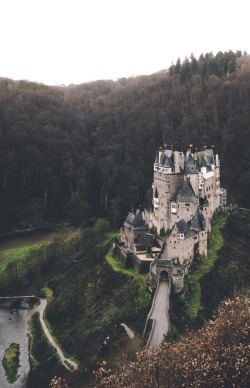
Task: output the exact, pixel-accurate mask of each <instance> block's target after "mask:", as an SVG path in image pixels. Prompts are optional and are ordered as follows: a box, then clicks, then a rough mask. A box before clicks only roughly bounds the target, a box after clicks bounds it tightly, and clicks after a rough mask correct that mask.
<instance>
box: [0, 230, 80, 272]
mask: <svg viewBox="0 0 250 388" xmlns="http://www.w3.org/2000/svg"><path fill="white" fill-rule="evenodd" d="M76 232H77V230H75V229H72V230H71V231H70V232H69V231H67V234H68V238H70V237H71V236H74V235H75V233H76ZM55 238H62V232H61V231H59V232H52V233H46V234H41V235H38V234H35V235H32V236H27V237H24V238H19V239H15V240H9V241H5V242H2V243H0V272H2V271H4V269H5V267H6V265H7V264H8V263H9V262H11V261H14V260H19V259H23V258H25V257H27V256H28V255H29V254H30V252H31V251H33V250H36V249H39V248H41V247H42V246H46V245H49V244H51V243H52V241H53V240H54V239H55Z"/></svg>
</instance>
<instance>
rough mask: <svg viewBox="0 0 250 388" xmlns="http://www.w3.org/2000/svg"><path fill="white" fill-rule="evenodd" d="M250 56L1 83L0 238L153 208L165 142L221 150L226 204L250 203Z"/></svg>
mask: <svg viewBox="0 0 250 388" xmlns="http://www.w3.org/2000/svg"><path fill="white" fill-rule="evenodd" d="M249 112H250V56H249V55H248V54H247V53H242V52H240V51H237V52H232V51H228V52H224V53H222V52H219V53H217V54H216V55H214V54H213V53H206V54H201V55H200V57H199V58H195V57H194V56H193V55H192V54H191V56H190V58H186V59H185V60H184V61H183V62H181V61H180V60H178V61H177V62H176V64H173V65H172V66H171V67H170V68H169V69H168V70H166V71H161V72H159V73H155V74H152V75H149V76H139V77H134V78H121V79H119V80H117V81H112V80H106V81H104V80H100V81H95V82H90V83H85V84H81V85H70V86H68V87H48V86H46V85H43V84H37V83H34V82H28V81H25V80H20V81H13V80H10V79H4V78H0V231H1V233H5V232H9V231H15V230H20V229H25V228H29V227H35V226H40V225H44V224H48V223H54V222H69V223H83V222H85V221H87V220H90V219H92V218H98V217H106V218H108V219H109V221H110V222H111V223H112V225H113V226H114V227H117V226H119V225H120V223H121V222H122V219H123V217H124V216H125V215H126V213H127V212H128V211H129V210H131V209H133V208H136V207H137V206H139V205H141V206H147V205H148V196H147V192H148V191H149V190H150V185H151V182H152V174H153V169H152V164H153V162H154V158H155V153H156V150H157V148H158V146H159V145H160V144H161V143H162V142H165V143H167V144H168V145H169V146H170V147H173V148H176V149H180V148H182V147H183V148H185V147H186V146H187V144H192V145H193V147H198V148H201V147H203V146H207V147H211V146H213V147H214V150H215V152H216V153H218V154H219V157H220V160H221V177H222V186H223V187H225V188H226V189H227V190H228V202H233V203H238V204H239V205H240V206H242V207H248V205H249V195H250V130H249V128H250V114H249Z"/></svg>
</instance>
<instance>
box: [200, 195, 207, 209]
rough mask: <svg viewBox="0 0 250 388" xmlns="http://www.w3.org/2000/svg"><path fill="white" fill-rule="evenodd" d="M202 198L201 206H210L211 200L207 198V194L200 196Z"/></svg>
mask: <svg viewBox="0 0 250 388" xmlns="http://www.w3.org/2000/svg"><path fill="white" fill-rule="evenodd" d="M199 199H200V206H202V207H208V206H209V202H208V199H207V196H206V195H205V197H204V198H199Z"/></svg>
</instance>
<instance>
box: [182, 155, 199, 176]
mask: <svg viewBox="0 0 250 388" xmlns="http://www.w3.org/2000/svg"><path fill="white" fill-rule="evenodd" d="M185 173H186V174H198V171H197V168H196V163H195V161H194V158H193V156H192V155H191V154H189V156H188V160H187V163H186V166H185Z"/></svg>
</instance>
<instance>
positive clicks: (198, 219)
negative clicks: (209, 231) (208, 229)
mask: <svg viewBox="0 0 250 388" xmlns="http://www.w3.org/2000/svg"><path fill="white" fill-rule="evenodd" d="M190 229H193V230H195V231H196V232H200V231H202V230H205V219H204V217H203V214H202V212H201V211H200V209H199V208H197V210H196V212H195V213H194V216H193V218H192V220H191V223H190Z"/></svg>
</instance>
